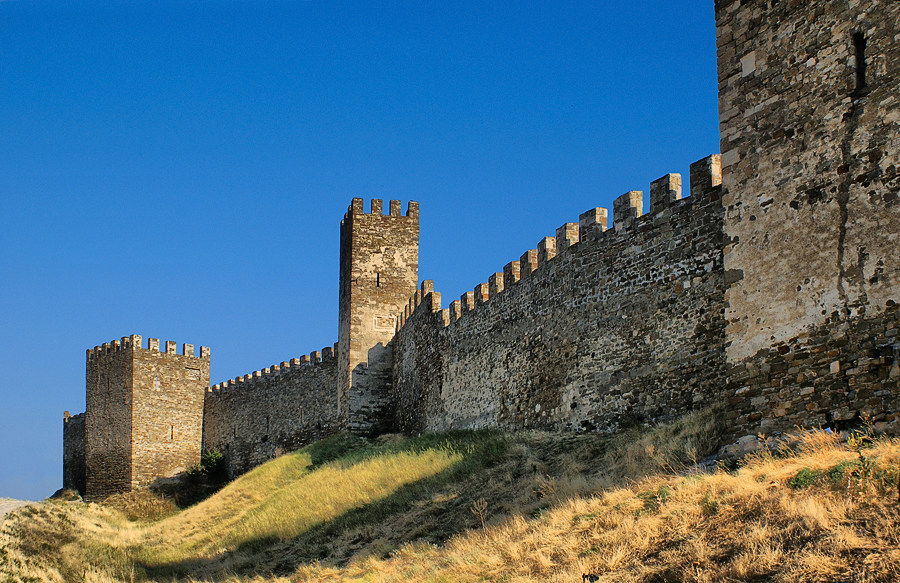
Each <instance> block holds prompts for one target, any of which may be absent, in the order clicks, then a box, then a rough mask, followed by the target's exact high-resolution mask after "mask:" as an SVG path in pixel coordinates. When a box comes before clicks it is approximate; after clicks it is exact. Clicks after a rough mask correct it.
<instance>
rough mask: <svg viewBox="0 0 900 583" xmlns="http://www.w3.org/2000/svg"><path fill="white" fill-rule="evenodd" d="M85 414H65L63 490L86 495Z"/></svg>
mask: <svg viewBox="0 0 900 583" xmlns="http://www.w3.org/2000/svg"><path fill="white" fill-rule="evenodd" d="M84 448H85V443H84V413H79V414H78V415H72V414H71V413H69V412H68V411H66V412H65V413H64V414H63V488H68V489H70V490H78V491H79V492H81V493H82V494H84V491H85V488H86V484H85V480H86V477H85V473H84V472H85V464H84Z"/></svg>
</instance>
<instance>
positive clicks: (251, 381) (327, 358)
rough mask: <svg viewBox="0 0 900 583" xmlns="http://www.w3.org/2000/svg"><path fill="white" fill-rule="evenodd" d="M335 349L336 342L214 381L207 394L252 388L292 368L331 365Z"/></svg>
mask: <svg viewBox="0 0 900 583" xmlns="http://www.w3.org/2000/svg"><path fill="white" fill-rule="evenodd" d="M336 351H337V345H336V344H335V345H333V346H326V347H325V348H323V349H322V350H314V351H313V352H310V353H309V354H304V355H303V356H301V357H299V358H292V359H291V360H289V361H284V362H282V363H281V364H273V365H270V366H267V367H265V368H263V369H260V370H255V371H253V372H252V373H248V374H245V375H242V376H237V377H234V378H233V379H228V380H226V381H222V382H221V383H216V384H215V385H212V386H211V387H209V388H208V389H207V394H211V395H212V396H218V395H219V394H220V393H222V392H226V391H231V390H234V389H252V388H253V387H254V386H255V383H256V382H257V381H260V382H262V381H265V380H267V379H268V378H270V377H277V376H280V375H283V374H287V373H289V372H291V371H292V370H299V369H301V368H306V367H316V366H323V365H324V366H331V365H333V364H334V361H335V352H336Z"/></svg>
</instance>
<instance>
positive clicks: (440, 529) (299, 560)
mask: <svg viewBox="0 0 900 583" xmlns="http://www.w3.org/2000/svg"><path fill="white" fill-rule="evenodd" d="M714 418H715V415H712V416H707V417H703V416H700V417H696V418H693V419H692V420H688V422H684V423H682V425H680V426H668V427H665V428H659V429H657V430H655V431H652V432H648V433H645V434H643V435H639V436H635V435H630V436H628V437H627V438H624V439H623V438H618V439H614V440H613V441H610V440H609V439H604V438H601V437H598V436H573V435H547V434H517V435H510V436H504V435H500V434H496V433H491V434H467V435H464V434H460V435H456V436H451V437H447V438H441V439H438V438H437V437H434V436H432V437H430V438H423V439H424V441H420V442H416V443H417V445H416V446H415V447H406V446H404V445H403V444H404V443H406V442H403V441H396V440H395V441H392V442H391V443H390V444H389V445H388V446H373V448H371V449H369V450H367V451H366V452H365V454H364V455H362V454H360V453H359V452H358V451H355V452H352V453H351V454H350V455H348V456H345V457H343V458H338V459H337V460H336V461H333V462H331V463H326V464H324V465H321V466H315V465H314V464H313V463H312V458H311V456H310V453H309V452H308V451H305V450H301V451H300V452H297V453H295V454H292V455H291V456H284V457H283V458H279V459H278V460H275V461H273V462H271V463H270V464H267V465H265V466H262V467H260V468H258V469H257V470H255V471H254V472H251V473H250V474H247V475H246V476H244V477H243V478H241V479H240V480H238V481H235V482H234V483H232V484H230V485H229V486H228V487H226V488H225V489H224V490H222V491H221V492H220V493H219V494H217V495H216V496H214V497H212V498H210V499H209V500H207V501H206V502H204V503H201V504H199V505H197V506H195V507H193V508H190V509H188V510H185V511H183V512H181V513H179V514H177V515H175V516H172V517H169V518H166V519H164V520H161V521H159V522H157V523H154V524H152V525H149V526H148V525H139V524H136V523H132V522H129V521H127V520H125V519H124V518H122V516H121V514H119V513H118V512H116V511H113V510H110V509H108V508H104V507H101V506H97V505H79V504H71V503H69V504H64V503H46V504H44V505H42V506H41V507H39V508H38V509H35V510H31V511H30V512H33V513H35V514H34V515H32V516H25V515H24V514H25V513H27V512H28V511H25V512H23V513H20V514H19V515H18V516H16V517H14V518H13V519H12V520H11V521H9V522H8V523H7V524H9V525H10V526H9V528H6V527H4V532H2V533H0V582H3V583H5V582H6V581H26V580H30V581H54V582H55V581H96V582H98V583H111V582H122V581H132V580H134V581H160V582H162V581H172V580H178V581H224V582H232V583H247V582H251V581H252V582H257V583H263V582H268V583H271V582H276V581H278V582H292V583H295V582H312V581H335V582H337V581H359V582H384V583H391V582H398V583H399V582H401V581H402V582H404V583H405V582H422V583H424V582H429V583H439V582H446V583H451V582H453V583H455V582H459V583H467V582H473V583H474V582H476V581H479V582H480V581H504V582H510V583H513V582H523V583H524V582H535V583H536V582H551V583H563V582H566V583H577V582H579V581H581V576H582V574H583V573H594V574H596V575H598V576H599V581H600V582H602V583H612V582H641V583H650V582H660V583H661V582H676V581H678V582H682V581H683V582H687V581H693V582H714V581H715V582H719V581H779V582H809V581H823V582H824V581H856V582H864V583H869V582H872V583H875V582H885V583H887V582H895V581H900V530H898V528H897V526H898V525H897V522H898V520H900V511H898V504H900V500H898V490H897V488H898V486H897V477H898V471H897V468H898V465H900V441H891V440H887V439H881V440H873V439H868V438H864V439H855V440H851V443H849V444H847V443H842V442H841V441H840V440H839V439H838V437H837V436H835V435H833V434H830V433H826V432H822V431H807V432H799V433H798V434H797V435H796V436H794V437H793V438H792V439H791V440H790V443H791V444H792V449H791V450H789V451H782V452H779V453H775V454H773V453H772V452H769V451H768V450H766V451H763V452H761V453H759V454H756V455H753V456H751V457H749V458H747V459H746V460H745V461H744V464H743V466H742V467H741V468H739V469H737V470H733V471H726V470H724V469H722V470H719V471H715V472H711V473H701V472H699V471H697V470H696V469H695V468H692V466H691V464H690V461H689V460H690V459H691V458H694V459H696V458H697V457H699V456H702V455H704V454H705V452H706V450H708V449H709V448H710V447H711V444H712V441H711V439H712V437H711V436H712V435H714V432H709V431H710V428H711V427H713V426H714ZM409 443H413V442H409ZM479 444H481V445H479ZM479 447H482V449H481V450H479V449H478V448H479ZM304 456H306V457H304ZM482 500H483V501H484V502H483V503H482V502H481V501H482ZM473 508H474V509H475V510H476V511H475V512H473ZM479 509H480V511H479ZM482 519H483V520H484V528H482ZM48 540H49V541H50V542H48ZM54 540H56V541H58V542H60V543H61V544H55V543H54V542H53V541H54ZM313 551H316V552H313ZM317 552H318V556H314V555H316V553H317ZM161 566H162V567H165V568H166V569H170V570H169V571H166V570H165V569H162V570H160V567H161ZM79 569H80V570H81V571H80V572H79ZM254 572H256V573H257V575H254ZM72 577H75V578H72Z"/></svg>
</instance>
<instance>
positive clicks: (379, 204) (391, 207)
mask: <svg viewBox="0 0 900 583" xmlns="http://www.w3.org/2000/svg"><path fill="white" fill-rule="evenodd" d="M364 204H365V203H364V201H363V199H361V198H354V199H353V200H352V201H351V202H350V206H348V207H347V212H346V213H344V219H343V221H341V224H342V225H343V224H344V222H346V221H348V220H349V219H351V218H352V217H354V216H361V215H363V216H370V217H371V216H375V217H385V218H387V217H390V218H406V219H415V220H418V219H419V203H418V202H416V201H414V200H411V201H409V202H407V204H406V213H405V214H404V213H403V212H402V208H403V206H402V203H401V201H399V200H391V201H388V207H387V210H388V212H387V214H385V213H384V200H382V199H379V198H373V199H371V201H370V202H369V212H366V210H365V208H364Z"/></svg>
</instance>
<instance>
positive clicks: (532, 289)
mask: <svg viewBox="0 0 900 583" xmlns="http://www.w3.org/2000/svg"><path fill="white" fill-rule="evenodd" d="M718 170H719V169H718V156H715V157H711V158H708V159H706V160H703V161H700V162H698V163H697V164H695V165H693V166H692V177H691V184H692V189H691V190H692V192H693V193H694V195H693V196H691V197H689V198H687V199H680V177H679V176H678V175H667V176H666V177H663V178H662V179H660V180H658V181H655V182H654V184H653V185H652V187H651V197H650V199H651V200H650V203H651V204H650V212H648V213H647V214H643V215H642V212H643V208H642V207H643V199H642V196H641V195H640V193H639V192H636V191H634V192H630V193H627V194H626V195H623V196H622V197H620V198H619V199H617V201H616V204H615V205H614V218H613V224H614V229H613V230H609V231H606V230H605V227H606V216H605V211H603V209H594V210H593V211H589V212H588V213H585V214H584V215H582V217H581V219H580V221H579V223H567V224H566V225H563V226H562V227H560V229H558V230H557V233H556V235H557V236H556V237H547V238H544V239H543V240H542V241H541V242H540V243H539V245H538V248H537V249H535V250H530V251H528V252H526V253H525V254H524V255H523V256H522V258H521V259H520V260H519V261H518V262H512V263H510V264H508V265H507V266H506V268H505V269H504V271H503V272H498V273H496V274H494V275H493V276H492V277H491V278H490V279H489V281H488V282H486V283H483V284H479V285H478V286H476V287H475V289H474V290H473V292H468V293H466V294H463V296H462V297H461V298H460V300H459V302H453V303H451V305H450V308H449V309H447V310H440V311H438V310H439V300H438V298H437V297H436V294H433V293H432V294H422V295H424V297H423V298H421V299H420V300H416V299H415V298H414V300H413V301H414V304H415V305H414V306H413V308H414V309H408V310H407V312H406V313H405V314H404V315H403V316H401V322H402V324H401V327H400V329H399V331H398V332H397V335H396V336H395V338H394V341H393V342H392V344H393V347H394V354H393V356H394V388H393V391H394V400H395V402H396V404H397V422H398V425H399V426H400V428H402V429H405V430H414V431H422V430H446V429H452V428H462V427H466V428H477V427H488V426H496V427H501V428H504V429H529V428H541V429H570V430H593V429H599V430H602V431H616V430H618V429H621V428H623V427H627V426H629V425H633V424H636V423H643V422H651V421H662V420H669V419H673V418H675V417H677V416H678V415H681V414H683V413H684V412H686V411H689V410H691V409H694V408H699V407H701V406H705V405H709V404H712V402H713V401H714V399H715V397H717V396H718V394H719V391H720V390H721V388H722V383H721V379H722V378H723V376H724V367H725V356H724V319H723V310H724V305H723V299H722V294H723V289H724V282H725V278H724V271H723V267H722V266H723V262H722V252H721V247H722V207H721V203H720V200H719V186H718V184H719V176H720V175H719V172H718Z"/></svg>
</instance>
